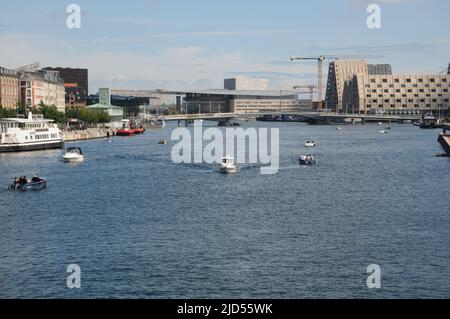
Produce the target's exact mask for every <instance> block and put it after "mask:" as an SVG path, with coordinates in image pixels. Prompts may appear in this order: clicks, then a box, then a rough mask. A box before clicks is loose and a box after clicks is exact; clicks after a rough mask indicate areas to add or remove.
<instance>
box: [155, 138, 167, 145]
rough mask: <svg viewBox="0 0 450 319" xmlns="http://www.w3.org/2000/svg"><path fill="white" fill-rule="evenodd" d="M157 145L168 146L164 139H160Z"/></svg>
mask: <svg viewBox="0 0 450 319" xmlns="http://www.w3.org/2000/svg"><path fill="white" fill-rule="evenodd" d="M158 144H159V145H167V144H169V142H168V141H167V140H166V139H164V138H162V139H161V140H160V141H159V143H158Z"/></svg>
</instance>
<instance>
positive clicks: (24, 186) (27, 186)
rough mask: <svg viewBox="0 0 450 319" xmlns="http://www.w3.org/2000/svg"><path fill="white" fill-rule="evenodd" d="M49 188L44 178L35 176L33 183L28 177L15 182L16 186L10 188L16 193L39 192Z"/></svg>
mask: <svg viewBox="0 0 450 319" xmlns="http://www.w3.org/2000/svg"><path fill="white" fill-rule="evenodd" d="M46 187H47V181H46V180H45V179H43V178H40V177H37V176H34V177H33V178H32V180H31V181H28V180H27V179H26V177H24V178H20V179H18V180H15V181H14V184H13V185H11V186H10V189H11V190H14V191H22V192H25V191H30V190H32V191H37V190H41V189H44V188H46Z"/></svg>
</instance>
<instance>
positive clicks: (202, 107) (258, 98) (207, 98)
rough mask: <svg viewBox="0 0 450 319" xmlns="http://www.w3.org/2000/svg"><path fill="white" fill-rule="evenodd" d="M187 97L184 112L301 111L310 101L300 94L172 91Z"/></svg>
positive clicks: (255, 112)
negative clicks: (303, 98)
mask: <svg viewBox="0 0 450 319" xmlns="http://www.w3.org/2000/svg"><path fill="white" fill-rule="evenodd" d="M171 93H173V94H174V95H185V98H184V103H183V109H182V110H180V111H181V112H182V113H185V112H186V111H187V113H191V114H196V113H203V114H206V113H241V114H243V113H247V114H248V113H254V114H257V113H264V112H272V113H273V112H275V113H276V112H287V113H289V112H298V111H300V109H301V108H302V110H303V108H304V107H305V105H308V106H309V103H310V102H309V101H307V100H304V101H303V100H300V101H299V100H298V95H297V92H295V91H291V90H287V91H281V92H280V91H270V90H268V91H260V90H199V91H186V92H171Z"/></svg>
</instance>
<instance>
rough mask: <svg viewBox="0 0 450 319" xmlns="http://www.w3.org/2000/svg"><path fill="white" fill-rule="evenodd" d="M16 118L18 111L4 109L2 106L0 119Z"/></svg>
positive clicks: (0, 107)
mask: <svg viewBox="0 0 450 319" xmlns="http://www.w3.org/2000/svg"><path fill="white" fill-rule="evenodd" d="M16 116H17V112H16V110H10V109H4V108H3V107H2V106H1V105H0V119H1V118H7V117H16Z"/></svg>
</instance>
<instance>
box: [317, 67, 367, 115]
mask: <svg viewBox="0 0 450 319" xmlns="http://www.w3.org/2000/svg"><path fill="white" fill-rule="evenodd" d="M359 73H362V74H368V73H369V70H368V64H367V61H362V60H361V61H340V60H338V61H333V62H331V63H330V67H329V70H328V82H327V89H326V98H325V108H326V109H327V110H333V111H343V110H344V105H343V96H344V86H345V84H346V82H347V81H350V80H351V79H352V78H353V76H354V75H355V74H359Z"/></svg>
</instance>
